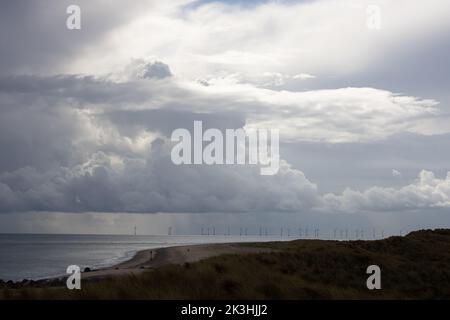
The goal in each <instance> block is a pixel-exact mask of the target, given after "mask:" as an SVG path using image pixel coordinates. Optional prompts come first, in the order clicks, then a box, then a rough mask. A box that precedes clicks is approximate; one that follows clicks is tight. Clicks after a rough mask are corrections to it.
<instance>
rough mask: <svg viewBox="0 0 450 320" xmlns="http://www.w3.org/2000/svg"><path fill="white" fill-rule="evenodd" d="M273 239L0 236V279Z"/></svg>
mask: <svg viewBox="0 0 450 320" xmlns="http://www.w3.org/2000/svg"><path fill="white" fill-rule="evenodd" d="M275 240H278V241H279V240H280V237H257V236H139V235H138V236H134V235H133V236H128V235H62V234H56V235H55V234H0V279H2V280H5V281H6V280H13V281H18V280H22V279H33V280H38V279H44V278H48V277H55V276H61V275H64V274H65V272H66V269H67V266H69V265H73V264H74V265H78V266H80V267H81V268H82V269H83V268H85V267H91V268H100V267H108V266H112V265H115V264H117V263H120V262H123V261H126V260H129V259H131V258H132V257H133V255H134V254H135V253H136V252H137V251H139V250H143V249H151V248H162V247H170V246H178V245H185V244H201V243H225V242H257V241H275Z"/></svg>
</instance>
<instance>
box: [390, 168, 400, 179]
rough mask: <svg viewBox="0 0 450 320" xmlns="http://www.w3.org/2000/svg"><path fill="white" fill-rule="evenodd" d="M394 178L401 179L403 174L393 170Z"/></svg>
mask: <svg viewBox="0 0 450 320" xmlns="http://www.w3.org/2000/svg"><path fill="white" fill-rule="evenodd" d="M392 176H393V177H394V178H395V177H401V176H402V173H401V172H400V171H398V170H395V169H392Z"/></svg>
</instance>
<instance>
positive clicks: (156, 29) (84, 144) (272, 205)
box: [0, 0, 450, 234]
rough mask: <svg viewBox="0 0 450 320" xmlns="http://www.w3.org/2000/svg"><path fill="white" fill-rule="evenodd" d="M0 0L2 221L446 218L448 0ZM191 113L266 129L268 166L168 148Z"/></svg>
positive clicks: (237, 224)
mask: <svg viewBox="0 0 450 320" xmlns="http://www.w3.org/2000/svg"><path fill="white" fill-rule="evenodd" d="M72 4H76V5H78V6H79V7H80V9H81V29H80V30H70V29H68V28H67V27H66V20H67V18H68V16H69V15H68V14H67V13H66V9H67V7H68V6H69V5H72ZM1 7H2V10H1V11H0V41H1V45H0V155H1V156H0V232H32V233H40V232H43V233H46V232H49V233H131V232H134V226H138V230H139V232H140V233H142V234H144V233H145V234H166V233H167V229H168V227H169V226H170V227H173V228H174V230H176V232H178V233H199V232H200V229H201V228H206V227H213V226H214V227H215V228H216V229H217V230H226V229H227V228H228V227H231V228H232V229H233V230H238V229H239V228H241V227H248V228H249V229H250V230H253V231H254V232H257V231H256V230H258V229H259V227H261V226H265V227H268V228H270V230H274V231H273V232H276V231H275V230H279V228H280V227H291V228H292V229H297V228H299V227H310V228H311V230H312V229H313V228H321V229H322V230H332V229H333V228H348V229H355V228H365V229H368V230H369V229H372V228H376V229H377V230H389V231H390V232H392V233H396V232H399V231H400V230H413V229H419V228H437V227H450V164H449V161H448V159H449V156H450V105H449V103H450V90H449V87H450V62H449V61H448V57H449V56H450V37H449V31H450V3H449V2H448V1H447V0H430V1H426V2H424V1H419V0H397V1H387V0H386V1H383V0H372V1H359V0H308V1H305V0H303V1H293V0H291V1H283V0H279V1H270V0H268V1H251V2H248V1H210V0H208V1H194V0H171V1H151V0H145V1H144V0H135V1H130V2H127V3H126V5H125V4H124V2H123V1H119V0H112V1H111V0H110V1H106V0H98V1H87V0H86V1H58V2H55V1H50V0H41V1H33V2H30V1H25V0H17V1H2V2H1ZM374 9H375V12H376V15H375V16H374V11H373V10H374ZM374 17H375V18H376V19H377V20H376V22H377V24H376V25H375V27H374V25H373V24H372V22H373V21H374V20H373V19H374ZM196 120H201V121H203V123H204V125H205V127H208V128H218V129H220V130H225V129H239V128H243V129H246V130H248V129H251V128H257V129H258V128H273V129H278V130H280V159H281V163H280V170H279V172H278V173H277V174H276V175H273V176H262V175H260V171H259V168H258V166H256V165H228V166H227V165H222V166H221V165H212V166H208V165H196V166H195V165H181V166H176V165H174V164H173V163H172V161H171V158H170V152H171V148H172V147H173V142H171V139H170V137H171V133H172V131H173V130H175V129H177V128H186V129H188V130H191V129H192V127H193V122H194V121H196Z"/></svg>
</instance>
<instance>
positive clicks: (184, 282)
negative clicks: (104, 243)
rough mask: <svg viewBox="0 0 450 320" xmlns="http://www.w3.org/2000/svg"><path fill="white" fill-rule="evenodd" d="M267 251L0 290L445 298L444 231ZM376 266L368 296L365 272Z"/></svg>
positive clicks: (449, 271)
mask: <svg viewBox="0 0 450 320" xmlns="http://www.w3.org/2000/svg"><path fill="white" fill-rule="evenodd" d="M254 245H258V246H263V247H270V248H273V249H276V250H274V251H273V252H271V253H258V254H239V255H223V256H218V257H213V258H209V259H206V260H203V261H200V262H196V263H192V264H185V265H172V266H166V267H162V268H160V269H157V270H154V271H148V272H145V273H143V274H141V275H139V276H123V277H116V278H113V279H109V280H102V281H98V282H87V283H83V287H82V290H72V291H69V290H67V289H65V288H21V289H4V290H1V291H0V297H1V298H19V299H391V298H401V299H417V298H421V299H449V298H450V230H442V229H440V230H434V231H417V232H412V233H410V234H408V235H407V236H405V237H391V238H388V239H384V240H377V241H345V242H344V241H324V240H296V241H291V242H276V243H259V244H254ZM371 264H376V265H379V266H380V268H381V282H382V289H381V290H368V289H367V287H366V280H367V277H368V276H369V275H367V274H366V268H367V267H368V266H369V265H371Z"/></svg>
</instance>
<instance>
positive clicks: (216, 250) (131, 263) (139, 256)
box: [82, 243, 273, 280]
mask: <svg viewBox="0 0 450 320" xmlns="http://www.w3.org/2000/svg"><path fill="white" fill-rule="evenodd" d="M271 251H273V250H272V249H269V248H263V247H258V246H257V244H250V243H220V244H217V243H215V244H198V245H186V246H174V247H166V248H157V249H146V250H140V251H138V252H137V253H136V254H135V255H134V256H133V257H132V258H131V259H130V260H128V261H125V262H122V263H119V264H117V265H114V266H112V267H106V268H101V269H98V270H92V271H88V272H83V273H82V280H98V279H102V278H110V277H114V276H122V275H132V274H135V275H137V274H140V273H142V272H145V271H148V270H151V269H156V268H159V267H163V266H167V265H182V264H185V263H193V262H197V261H200V260H203V259H207V258H211V257H214V256H219V255H223V254H248V253H268V252H271Z"/></svg>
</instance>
